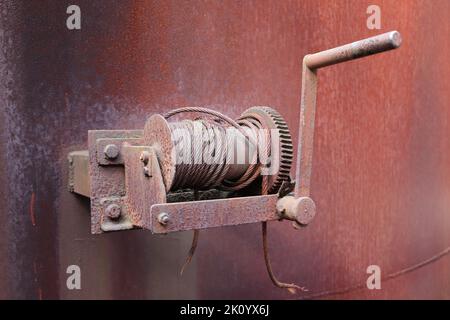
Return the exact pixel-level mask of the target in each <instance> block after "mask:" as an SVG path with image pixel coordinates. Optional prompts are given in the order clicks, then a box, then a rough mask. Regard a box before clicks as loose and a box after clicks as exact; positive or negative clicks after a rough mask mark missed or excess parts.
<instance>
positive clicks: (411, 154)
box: [0, 0, 450, 299]
mask: <svg viewBox="0 0 450 320" xmlns="http://www.w3.org/2000/svg"><path fill="white" fill-rule="evenodd" d="M72 2H73V3H72ZM74 3H76V4H78V5H79V6H80V7H81V11H82V30H81V31H69V30H67V28H66V26H65V19H66V17H67V14H66V13H65V12H66V8H67V6H68V5H69V4H74ZM370 4H374V1H356V0H354V1H328V0H323V1H317V0H311V1H288V0H283V1H275V0H274V1H264V0H261V1H194V2H184V1H118V0H116V1H106V0H105V1H92V0H90V1H87V0H77V1H70V2H69V1H58V0H53V1H39V2H38V1H25V0H23V1H12V0H11V1H8V0H3V1H1V6H0V24H1V25H0V47H1V51H0V69H1V77H0V84H1V87H0V88H1V89H0V104H1V108H2V112H1V113H0V147H1V150H2V152H1V153H0V205H1V209H0V218H1V224H0V234H1V236H0V298H33V299H39V298H43V299H47V298H264V299H265V298H298V297H297V296H291V295H289V294H288V293H286V292H285V291H282V290H279V289H277V288H275V287H273V286H272V284H271V282H270V281H269V279H268V276H267V274H266V270H265V266H264V260H263V255H262V244H261V235H260V225H259V224H256V225H244V226H239V227H234V228H233V227H232V228H223V229H211V230H208V231H202V232H201V234H200V243H199V246H198V249H197V250H198V252H197V254H196V256H195V258H194V263H193V264H192V265H191V266H189V268H188V270H187V273H185V275H184V276H183V278H181V277H179V275H178V271H179V268H180V267H181V265H182V263H183V259H184V258H185V254H186V253H187V250H188V248H189V243H190V236H191V235H190V233H183V234H178V235H176V236H172V235H170V236H165V237H164V236H151V235H150V234H149V233H148V232H143V231H126V232H120V233H115V234H103V235H96V236H93V235H90V233H89V232H90V222H89V204H88V202H87V201H85V200H83V199H82V198H79V197H76V196H74V195H73V194H70V193H68V192H67V178H66V176H67V164H66V157H67V153H68V152H69V151H72V150H77V149H82V148H86V146H87V130H88V129H142V128H143V125H144V122H145V118H146V116H148V115H151V114H153V113H155V112H165V111H168V110H170V109H172V108H175V107H178V106H184V105H189V106H195V105H199V106H208V107H212V108H215V109H217V110H219V111H221V112H223V113H224V114H226V115H229V116H231V117H232V118H235V117H237V116H238V115H239V114H240V113H241V112H242V111H244V110H245V109H247V108H248V107H250V106H253V105H271V106H274V107H276V108H277V109H278V110H279V111H280V112H281V114H282V115H283V116H284V117H285V118H286V119H287V120H288V124H289V125H290V127H291V130H292V133H293V135H294V139H295V140H296V134H297V131H298V130H297V121H298V112H299V103H300V101H299V99H300V81H301V79H300V75H301V59H302V57H303V56H304V55H305V54H306V53H311V52H314V51H318V50H323V49H327V48H330V47H334V46H336V45H340V44H345V43H348V42H351V41H355V40H358V39H362V38H365V37H368V36H372V35H375V34H378V33H382V32H386V31H389V30H393V29H396V30H398V31H400V32H401V34H402V37H403V40H404V42H403V45H402V47H401V48H400V49H399V50H395V51H392V52H388V53H385V54H382V55H378V56H374V57H370V58H365V59H362V60H359V61H354V62H349V63H346V64H343V65H337V66H333V67H330V68H327V69H326V70H321V71H320V73H321V74H320V76H319V90H318V101H317V102H318V104H317V114H316V132H315V142H314V159H313V175H312V185H311V196H312V197H313V199H315V201H316V205H317V210H318V213H317V216H316V219H315V220H314V221H313V223H312V224H311V225H310V226H308V227H307V228H306V229H303V230H300V231H296V230H294V229H292V228H291V226H290V223H288V222H282V223H278V222H272V223H270V224H269V231H270V232H269V237H270V243H271V257H272V260H273V262H272V263H273V268H274V269H275V271H276V273H277V275H278V276H279V278H280V279H281V280H284V281H295V282H297V283H299V284H301V285H304V286H306V287H307V288H309V289H310V293H311V294H318V293H321V292H324V291H333V290H337V289H340V288H344V287H347V286H353V285H358V284H364V282H365V281H366V278H367V274H366V273H365V270H366V268H367V266H368V265H371V264H378V265H379V266H380V267H381V269H382V272H383V274H388V273H391V272H395V271H398V270H400V269H402V268H406V267H409V266H411V265H414V264H416V263H418V262H420V261H423V260H425V259H427V258H429V257H431V256H432V255H434V254H436V253H437V252H440V251H441V250H443V249H445V248H446V247H448V246H449V245H450V214H449V213H450V212H449V211H450V143H449V138H448V137H449V136H450V123H449V122H450V58H449V52H450V22H449V21H450V19H449V14H450V2H449V1H447V0H434V1H425V0H423V1H412V0H411V1H398V0H390V1H381V0H377V1H375V4H377V5H379V6H380V7H381V11H382V29H381V30H375V31H374V30H368V29H367V28H366V18H367V14H366V8H367V6H368V5H370ZM70 264H78V265H80V267H81V270H82V290H80V291H69V290H67V289H66V285H65V281H66V277H67V275H66V273H65V270H66V268H67V266H68V265H70ZM382 287H383V289H382V290H380V291H369V290H367V289H361V290H356V291H351V292H350V293H347V294H345V295H331V296H325V297H333V298H336V297H337V298H450V256H445V257H443V258H442V259H440V260H438V261H436V262H434V263H432V264H429V265H427V266H425V267H423V268H420V269H418V270H415V271H413V272H410V273H408V274H406V275H402V276H399V277H397V278H395V279H392V280H389V281H386V282H383V283H382Z"/></svg>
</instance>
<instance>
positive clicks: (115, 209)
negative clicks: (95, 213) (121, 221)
mask: <svg viewBox="0 0 450 320" xmlns="http://www.w3.org/2000/svg"><path fill="white" fill-rule="evenodd" d="M105 213H106V215H107V216H108V217H109V218H110V219H113V220H115V219H118V218H119V217H120V215H121V213H122V209H121V208H120V206H119V205H118V204H116V203H112V204H110V205H108V206H107V207H106V210H105Z"/></svg>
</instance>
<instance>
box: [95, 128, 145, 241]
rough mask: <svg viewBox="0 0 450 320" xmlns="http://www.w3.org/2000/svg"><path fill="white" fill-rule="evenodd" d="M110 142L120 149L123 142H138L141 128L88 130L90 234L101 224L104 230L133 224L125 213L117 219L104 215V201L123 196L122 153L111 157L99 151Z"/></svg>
mask: <svg viewBox="0 0 450 320" xmlns="http://www.w3.org/2000/svg"><path fill="white" fill-rule="evenodd" d="M118 140H120V141H121V142H118ZM111 143H115V144H116V145H117V146H118V147H119V150H120V149H123V146H122V145H123V144H124V143H128V144H133V143H136V144H142V131H141V130H89V132H88V150H89V177H90V187H91V231H92V233H101V232H102V229H103V228H104V226H103V224H105V223H106V227H105V228H106V229H107V230H125V229H131V228H132V227H133V224H132V221H130V220H129V217H128V216H127V215H123V217H122V218H121V219H120V220H119V221H109V219H108V218H107V217H105V210H106V206H107V205H105V204H104V202H105V201H104V200H105V199H106V198H113V197H114V198H118V199H121V198H123V197H125V196H126V188H125V183H126V181H125V168H124V166H123V165H118V163H120V162H123V158H124V155H120V156H118V157H117V158H116V159H113V160H108V159H105V157H104V151H103V150H104V148H105V146H107V145H108V144H111ZM122 153H123V152H122ZM119 154H120V153H119ZM136 160H137V161H139V158H138V157H137V159H136ZM105 219H106V221H105Z"/></svg>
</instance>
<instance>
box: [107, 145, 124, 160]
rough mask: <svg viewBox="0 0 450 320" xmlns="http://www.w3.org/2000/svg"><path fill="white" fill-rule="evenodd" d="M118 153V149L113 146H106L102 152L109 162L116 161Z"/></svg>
mask: <svg viewBox="0 0 450 320" xmlns="http://www.w3.org/2000/svg"><path fill="white" fill-rule="evenodd" d="M119 152H120V150H119V147H118V146H116V145H115V144H108V145H107V146H106V147H105V149H104V150H103V153H104V154H105V157H106V158H107V159H110V160H112V159H116V158H117V157H118V156H119Z"/></svg>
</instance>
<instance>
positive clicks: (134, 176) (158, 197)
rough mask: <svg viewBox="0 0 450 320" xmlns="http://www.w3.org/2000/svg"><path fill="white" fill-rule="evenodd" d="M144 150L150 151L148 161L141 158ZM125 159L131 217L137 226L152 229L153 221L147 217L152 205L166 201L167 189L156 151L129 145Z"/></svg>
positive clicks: (128, 204)
mask: <svg viewBox="0 0 450 320" xmlns="http://www.w3.org/2000/svg"><path fill="white" fill-rule="evenodd" d="M143 152H147V153H148V161H145V162H143V161H142V160H141V157H140V156H141V155H142V153H143ZM125 159H126V160H125V181H126V182H125V184H126V203H127V206H128V210H129V215H130V218H131V220H132V222H133V224H134V225H135V226H138V227H142V228H146V229H150V230H151V229H152V221H151V220H150V219H148V218H147V216H148V215H150V209H151V206H152V205H153V204H156V203H165V202H166V189H165V186H164V182H163V177H162V174H161V170H160V168H159V163H158V159H157V157H156V153H155V152H154V150H153V148H152V147H143V146H127V147H126V148H125ZM144 168H147V170H146V171H144V170H143V169H144Z"/></svg>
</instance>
